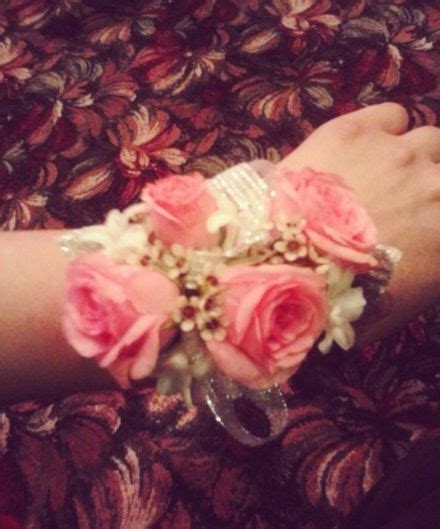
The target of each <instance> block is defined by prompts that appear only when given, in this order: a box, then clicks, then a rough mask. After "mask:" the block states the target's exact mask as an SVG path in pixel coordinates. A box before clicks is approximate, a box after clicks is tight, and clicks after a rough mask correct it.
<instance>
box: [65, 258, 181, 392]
mask: <svg viewBox="0 0 440 529" xmlns="http://www.w3.org/2000/svg"><path fill="white" fill-rule="evenodd" d="M178 295H179V291H178V288H177V286H176V285H175V284H174V283H173V282H172V281H170V280H169V279H168V278H167V277H166V276H164V275H163V274H161V273H160V272H158V271H156V270H154V269H152V268H147V267H145V268H144V267H139V266H128V265H118V264H115V263H113V261H111V260H110V259H109V258H108V257H106V256H105V255H103V254H87V255H84V256H82V257H79V258H78V259H76V260H75V261H73V262H72V263H70V264H69V266H68V268H67V290H66V305H65V313H64V317H63V328H64V332H65V336H66V337H67V340H68V341H69V343H70V344H71V345H72V346H73V347H74V348H75V349H76V351H77V352H78V353H79V354H80V355H81V356H84V357H86V358H95V359H96V360H97V362H98V363H99V365H100V366H101V367H106V368H108V369H109V371H110V373H111V374H112V375H113V377H114V378H115V379H116V380H117V381H118V383H119V384H120V385H121V386H123V387H128V386H129V382H130V379H134V380H136V379H141V378H144V377H146V376H147V375H149V374H150V373H151V372H152V371H153V369H154V367H155V366H156V362H157V358H158V354H159V351H160V348H161V347H162V346H163V345H165V344H166V343H167V342H168V341H169V340H170V339H171V338H172V336H173V331H170V330H165V329H164V328H163V325H164V323H166V322H167V321H168V320H169V314H170V312H171V311H172V310H173V309H174V308H175V305H176V301H177V297H178Z"/></svg>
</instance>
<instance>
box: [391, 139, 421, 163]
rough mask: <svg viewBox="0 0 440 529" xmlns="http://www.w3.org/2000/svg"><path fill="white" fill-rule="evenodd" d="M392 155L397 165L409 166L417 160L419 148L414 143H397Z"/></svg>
mask: <svg viewBox="0 0 440 529" xmlns="http://www.w3.org/2000/svg"><path fill="white" fill-rule="evenodd" d="M390 156H391V158H392V160H393V163H394V164H395V165H396V166H397V167H408V166H409V165H411V164H413V163H414V162H415V160H416V158H417V149H416V148H415V147H413V146H412V145H405V144H400V145H395V146H394V147H393V149H392V151H391V152H390Z"/></svg>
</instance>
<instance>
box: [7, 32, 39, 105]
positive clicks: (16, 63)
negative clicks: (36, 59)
mask: <svg viewBox="0 0 440 529" xmlns="http://www.w3.org/2000/svg"><path fill="white" fill-rule="evenodd" d="M31 59H32V54H31V53H30V51H29V50H27V49H26V44H25V42H23V41H17V42H15V41H12V40H11V39H10V38H8V37H5V38H4V39H3V41H0V97H1V95H2V92H4V91H6V95H11V92H13V91H15V90H17V89H18V88H19V87H20V85H21V84H23V83H24V82H25V81H26V80H27V79H29V77H30V76H31V75H32V70H31V69H30V68H29V62H30V60H31Z"/></svg>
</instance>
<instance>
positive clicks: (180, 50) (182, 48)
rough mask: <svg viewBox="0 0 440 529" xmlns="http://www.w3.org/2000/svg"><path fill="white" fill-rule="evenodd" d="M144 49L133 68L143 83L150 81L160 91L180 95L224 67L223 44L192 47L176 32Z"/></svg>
mask: <svg viewBox="0 0 440 529" xmlns="http://www.w3.org/2000/svg"><path fill="white" fill-rule="evenodd" d="M157 40H158V43H157V44H156V45H153V46H151V47H148V48H144V49H142V50H140V52H139V53H138V54H137V56H136V57H135V58H134V60H133V62H132V65H131V68H132V71H133V73H134V74H135V77H136V79H137V80H138V82H139V83H140V84H144V83H148V84H150V85H151V88H152V89H153V91H154V92H156V93H160V94H162V93H166V94H168V95H173V96H176V95H179V94H181V93H183V92H185V91H186V90H187V89H188V88H189V87H191V86H194V85H195V84H196V83H197V84H198V83H199V82H200V81H202V80H203V79H206V78H207V77H208V76H210V75H213V74H214V73H217V72H219V71H221V70H222V69H223V67H224V62H225V52H224V50H223V49H222V45H221V44H218V45H217V46H216V45H215V44H213V45H212V47H201V48H200V49H197V48H194V49H192V48H191V47H190V46H189V45H188V44H187V43H185V42H181V41H180V40H178V39H176V38H175V37H174V36H170V35H164V36H163V37H162V39H159V38H157Z"/></svg>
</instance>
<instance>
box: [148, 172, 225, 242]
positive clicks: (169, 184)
mask: <svg viewBox="0 0 440 529" xmlns="http://www.w3.org/2000/svg"><path fill="white" fill-rule="evenodd" d="M142 200H143V201H144V202H146V203H147V204H148V205H149V206H150V208H151V214H150V218H151V221H152V223H153V231H154V233H155V234H156V236H157V237H158V238H159V239H161V240H162V241H163V242H164V243H165V244H168V245H171V244H173V243H177V244H181V245H182V246H185V247H186V248H199V249H200V248H208V247H211V246H213V245H215V244H216V242H217V236H216V235H213V234H211V233H208V231H207V229H206V222H207V219H208V217H209V216H210V215H211V214H212V213H214V211H216V209H217V204H216V202H215V200H214V198H213V197H212V196H211V195H210V193H209V191H208V188H207V185H206V181H205V179H204V178H203V176H202V175H201V174H196V175H193V176H180V175H178V176H168V177H166V178H162V179H160V180H157V181H156V182H154V183H152V184H148V185H147V186H146V187H145V188H144V190H143V192H142Z"/></svg>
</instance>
